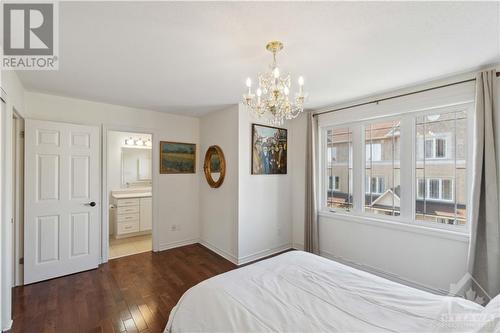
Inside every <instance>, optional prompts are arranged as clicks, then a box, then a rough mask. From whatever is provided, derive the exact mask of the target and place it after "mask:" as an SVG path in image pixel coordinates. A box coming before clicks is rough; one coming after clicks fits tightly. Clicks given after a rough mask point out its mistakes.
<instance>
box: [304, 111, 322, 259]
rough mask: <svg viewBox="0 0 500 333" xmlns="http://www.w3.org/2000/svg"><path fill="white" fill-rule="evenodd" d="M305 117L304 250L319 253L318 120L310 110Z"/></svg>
mask: <svg viewBox="0 0 500 333" xmlns="http://www.w3.org/2000/svg"><path fill="white" fill-rule="evenodd" d="M307 117H308V118H307V132H306V135H307V139H306V207H305V225H304V250H305V251H307V252H311V253H315V254H319V228H318V212H317V205H316V132H317V129H318V121H317V118H315V117H314V116H313V114H312V112H310V113H308V114H307Z"/></svg>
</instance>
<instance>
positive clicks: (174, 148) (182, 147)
mask: <svg viewBox="0 0 500 333" xmlns="http://www.w3.org/2000/svg"><path fill="white" fill-rule="evenodd" d="M193 173H196V144H195V143H184V142H173V141H160V174H193Z"/></svg>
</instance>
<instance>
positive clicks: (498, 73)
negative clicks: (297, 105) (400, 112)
mask: <svg viewBox="0 0 500 333" xmlns="http://www.w3.org/2000/svg"><path fill="white" fill-rule="evenodd" d="M496 76H497V77H500V72H497V73H496ZM472 81H476V79H468V80H463V81H458V82H453V83H448V84H443V85H441V86H437V87H432V88H427V89H422V90H417V91H412V92H409V93H405V94H400V95H395V96H390V97H385V98H380V99H375V100H372V101H368V102H364V103H358V104H354V105H349V106H344V107H341V108H338V109H333V110H328V111H322V112H317V113H314V114H313V117H316V116H319V115H322V114H325V113H332V112H337V111H341V110H346V109H351V108H356V107H358V106H363V105H368V104H373V103H379V102H383V101H387V100H389V99H394V98H399V97H404V96H409V95H414V94H418V93H421V92H426V91H430V90H435V89H440V88H445V87H450V86H454V85H457V84H462V83H466V82H472Z"/></svg>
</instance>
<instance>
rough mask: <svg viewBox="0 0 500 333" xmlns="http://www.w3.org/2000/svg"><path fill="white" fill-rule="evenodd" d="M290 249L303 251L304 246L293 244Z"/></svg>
mask: <svg viewBox="0 0 500 333" xmlns="http://www.w3.org/2000/svg"><path fill="white" fill-rule="evenodd" d="M292 247H293V248H294V249H295V250H299V251H304V244H301V243H293V244H292Z"/></svg>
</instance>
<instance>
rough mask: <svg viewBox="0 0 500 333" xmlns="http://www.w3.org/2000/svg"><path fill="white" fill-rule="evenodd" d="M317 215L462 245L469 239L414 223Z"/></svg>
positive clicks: (461, 234) (321, 212)
mask: <svg viewBox="0 0 500 333" xmlns="http://www.w3.org/2000/svg"><path fill="white" fill-rule="evenodd" d="M318 215H319V216H322V217H326V218H330V219H340V220H343V221H346V222H354V223H359V224H364V225H371V226H376V227H383V228H389V229H395V230H401V231H405V232H414V233H418V234H422V235H427V236H431V237H437V238H444V239H450V240H455V241H459V242H464V243H468V242H469V238H470V237H469V234H467V233H464V232H459V231H455V230H447V229H443V228H438V227H434V228H433V227H428V226H425V225H419V224H416V223H414V224H411V223H406V222H403V221H397V220H396V219H380V218H376V217H373V216H369V215H361V214H355V213H345V212H335V213H333V212H329V211H319V212H318Z"/></svg>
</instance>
